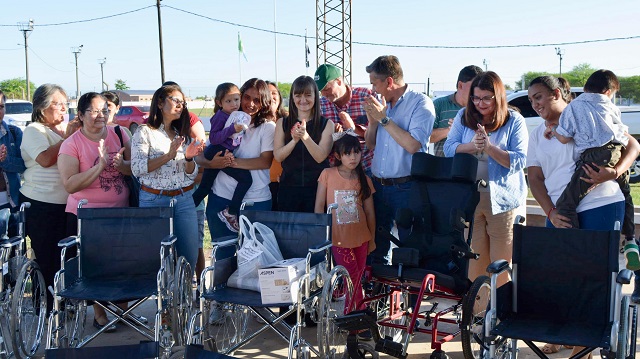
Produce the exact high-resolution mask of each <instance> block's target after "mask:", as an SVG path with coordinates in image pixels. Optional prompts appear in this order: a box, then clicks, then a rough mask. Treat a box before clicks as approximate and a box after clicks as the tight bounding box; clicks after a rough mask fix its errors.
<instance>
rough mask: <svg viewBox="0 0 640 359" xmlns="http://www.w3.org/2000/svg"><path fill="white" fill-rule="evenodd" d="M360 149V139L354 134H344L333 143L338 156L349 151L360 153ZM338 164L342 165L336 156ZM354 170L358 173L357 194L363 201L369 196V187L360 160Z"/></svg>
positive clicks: (336, 164)
mask: <svg viewBox="0 0 640 359" xmlns="http://www.w3.org/2000/svg"><path fill="white" fill-rule="evenodd" d="M360 151H361V148H360V141H359V140H358V138H357V137H356V136H351V135H344V136H342V138H340V139H338V140H337V141H336V142H334V143H333V152H334V153H336V154H338V155H340V156H342V155H348V154H350V153H351V152H355V153H360ZM340 165H342V161H340V160H339V159H338V158H336V163H335V166H336V167H338V166H340ZM355 171H356V173H357V174H358V182H359V183H360V190H359V191H358V196H359V197H360V199H361V200H362V202H364V200H365V199H367V198H369V196H371V188H370V187H369V181H367V175H366V174H365V173H364V168H362V161H360V163H358V166H357V167H356V168H355Z"/></svg>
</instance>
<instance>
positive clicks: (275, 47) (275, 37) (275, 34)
mask: <svg viewBox="0 0 640 359" xmlns="http://www.w3.org/2000/svg"><path fill="white" fill-rule="evenodd" d="M276 8H277V6H276V0H273V54H274V60H275V70H276V86H278V30H277V28H276Z"/></svg>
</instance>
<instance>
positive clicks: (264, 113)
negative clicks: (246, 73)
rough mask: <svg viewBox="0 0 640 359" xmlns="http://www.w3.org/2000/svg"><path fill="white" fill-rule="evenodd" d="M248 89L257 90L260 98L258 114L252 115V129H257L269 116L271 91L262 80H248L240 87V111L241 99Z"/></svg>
mask: <svg viewBox="0 0 640 359" xmlns="http://www.w3.org/2000/svg"><path fill="white" fill-rule="evenodd" d="M250 88H255V89H256V90H258V95H259V96H260V109H259V110H258V113H256V114H255V115H254V118H253V119H252V120H253V127H256V128H257V127H258V126H260V125H262V124H263V123H264V122H265V121H266V120H267V119H268V118H270V117H269V116H271V91H269V85H267V83H266V82H264V80H260V79H259V78H255V77H254V78H252V79H248V80H247V81H246V82H245V83H244V84H242V87H240V109H241V110H242V98H243V97H244V93H245V91H247V90H248V89H250Z"/></svg>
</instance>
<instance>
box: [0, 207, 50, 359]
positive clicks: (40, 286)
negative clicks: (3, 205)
mask: <svg viewBox="0 0 640 359" xmlns="http://www.w3.org/2000/svg"><path fill="white" fill-rule="evenodd" d="M30 206H31V205H30V204H29V203H28V202H27V203H22V204H21V205H20V210H19V212H17V213H14V214H11V213H10V211H9V209H2V210H0V233H1V238H0V267H1V268H2V278H1V279H0V337H1V338H0V357H2V358H5V357H6V358H9V357H15V358H19V359H20V358H28V357H31V356H33V355H35V354H36V351H37V350H38V347H39V346H40V342H41V340H42V335H43V333H44V325H45V320H46V314H47V292H46V286H45V284H44V277H43V276H42V272H41V271H40V267H38V264H37V263H36V262H35V261H33V260H30V259H29V258H28V257H27V255H26V245H27V243H26V240H25V236H24V234H25V232H24V224H25V210H26V209H27V208H29V207H30ZM11 216H14V218H16V219H17V224H18V235H17V236H15V237H12V238H9V237H8V236H7V234H8V225H9V218H10V217H11Z"/></svg>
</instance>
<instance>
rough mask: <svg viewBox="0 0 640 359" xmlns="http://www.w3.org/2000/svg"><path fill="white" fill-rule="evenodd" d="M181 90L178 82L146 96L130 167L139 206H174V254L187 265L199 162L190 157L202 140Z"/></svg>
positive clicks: (192, 250) (194, 244) (194, 241)
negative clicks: (147, 106) (145, 119)
mask: <svg viewBox="0 0 640 359" xmlns="http://www.w3.org/2000/svg"><path fill="white" fill-rule="evenodd" d="M190 130H191V126H190V123H189V111H187V107H186V102H185V101H184V94H183V93H182V90H181V89H180V87H179V86H178V85H165V86H162V87H160V88H159V89H158V90H157V91H156V92H155V93H154V94H153V98H152V100H151V111H150V113H149V120H148V122H147V124H146V125H143V126H140V127H139V128H138V130H137V131H136V133H135V134H134V135H133V145H132V151H131V152H132V154H131V169H132V172H133V174H134V175H135V176H136V177H138V180H139V181H140V207H158V206H169V203H170V201H171V200H172V199H175V200H176V204H175V207H174V224H175V226H174V229H175V230H174V232H175V234H176V236H177V237H178V241H177V243H176V244H177V251H178V255H180V256H184V257H185V258H186V259H187V261H188V262H189V264H190V265H191V268H195V266H196V261H197V257H198V220H197V217H196V208H195V205H194V203H193V199H192V193H193V187H194V180H195V178H196V176H197V175H198V168H197V165H196V163H195V161H194V160H193V159H194V157H195V156H197V155H198V154H199V153H200V152H201V151H202V147H203V144H201V143H199V141H195V140H192V139H191V137H190Z"/></svg>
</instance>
